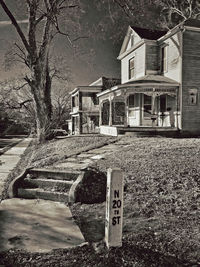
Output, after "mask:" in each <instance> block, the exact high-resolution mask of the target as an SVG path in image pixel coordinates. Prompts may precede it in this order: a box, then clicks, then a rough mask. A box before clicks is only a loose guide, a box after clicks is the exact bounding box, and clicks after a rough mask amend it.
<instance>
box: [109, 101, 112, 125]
mask: <svg viewBox="0 0 200 267" xmlns="http://www.w3.org/2000/svg"><path fill="white" fill-rule="evenodd" d="M109 103H110V106H109V126H112V100H111V99H109Z"/></svg>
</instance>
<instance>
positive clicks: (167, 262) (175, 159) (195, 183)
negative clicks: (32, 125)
mask: <svg viewBox="0 0 200 267" xmlns="http://www.w3.org/2000/svg"><path fill="white" fill-rule="evenodd" d="M94 138H95V139H94ZM114 140H116V139H115V138H110V137H98V136H95V137H92V136H91V137H89V136H88V137H86V138H85V137H83V138H82V137H72V138H68V139H65V140H59V141H51V142H49V143H47V145H44V146H39V147H35V151H34V153H33V154H32V162H31V166H37V167H38V166H39V167H40V166H47V165H51V164H52V163H54V162H56V161H59V160H62V159H64V158H65V157H67V156H69V155H71V154H72V153H75V152H77V151H79V150H80V149H81V150H82V151H85V150H88V149H89V148H90V147H91V148H92V146H94V145H95V146H100V145H102V144H103V143H109V142H113V141H114ZM119 142H120V143H124V144H125V145H129V146H126V147H124V148H123V149H121V151H120V153H119V152H116V153H112V154H110V155H108V156H106V158H104V159H101V160H99V161H98V162H96V163H95V165H94V167H96V168H98V169H100V170H101V171H104V172H106V171H107V169H108V168H115V167H118V168H121V169H122V170H123V171H124V175H125V193H124V227H123V247H122V248H117V249H111V250H110V251H106V250H105V248H104V245H103V242H102V241H101V240H102V239H103V237H104V218H105V203H102V204H92V205H86V204H82V205H81V204H80V203H77V204H74V205H72V206H71V210H72V213H73V215H74V217H75V219H76V221H77V223H78V224H79V226H80V228H81V230H82V231H83V234H84V236H85V238H86V241H88V242H89V245H85V246H84V247H78V248H75V249H72V250H57V251H53V252H51V253H48V254H39V253H35V254H31V253H24V252H16V251H10V252H9V253H4V254H0V258H2V259H4V261H2V263H1V260H0V264H8V265H6V266H67V267H68V266H69V267H73V266H74V267H75V266H81V267H89V266H100V267H104V266H108V267H111V266H113V267H121V266H130V267H135V266H136V267H144V266H158V267H161V266H166V267H168V266H172V267H174V266H180V267H181V266H193V267H197V266H200V231H199V223H200V214H199V210H200V164H199V162H200V139H192V138H191V139H171V138H159V137H157V138H134V137H123V138H121V139H119ZM29 153H31V152H29ZM26 156H27V155H26ZM9 264H10V265H9ZM12 264H14V265H12Z"/></svg>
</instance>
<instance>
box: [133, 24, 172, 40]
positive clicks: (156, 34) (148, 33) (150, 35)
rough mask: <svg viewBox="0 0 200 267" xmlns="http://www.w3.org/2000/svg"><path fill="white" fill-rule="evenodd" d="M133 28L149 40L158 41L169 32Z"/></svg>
mask: <svg viewBox="0 0 200 267" xmlns="http://www.w3.org/2000/svg"><path fill="white" fill-rule="evenodd" d="M131 28H132V29H133V30H134V31H135V32H136V33H137V34H138V35H139V36H140V37H141V38H142V39H148V40H157V39H159V38H160V37H162V36H163V35H165V34H166V33H167V31H158V30H150V29H144V28H139V27H134V26H131Z"/></svg>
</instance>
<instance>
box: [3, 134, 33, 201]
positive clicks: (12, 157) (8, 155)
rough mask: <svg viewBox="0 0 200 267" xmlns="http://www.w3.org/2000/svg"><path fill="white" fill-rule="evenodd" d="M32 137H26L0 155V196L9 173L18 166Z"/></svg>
mask: <svg viewBox="0 0 200 267" xmlns="http://www.w3.org/2000/svg"><path fill="white" fill-rule="evenodd" d="M31 140H32V138H25V139H23V140H22V141H21V142H19V143H18V144H17V145H16V146H14V147H12V148H10V149H9V150H7V151H6V152H5V153H4V154H2V155H0V198H1V195H2V192H3V188H4V182H5V181H6V179H7V177H8V175H9V173H10V172H11V171H12V170H13V169H14V168H15V167H16V165H17V163H18V162H19V160H20V158H21V156H22V155H23V153H24V151H25V150H26V148H27V146H28V145H29V144H30V141H31Z"/></svg>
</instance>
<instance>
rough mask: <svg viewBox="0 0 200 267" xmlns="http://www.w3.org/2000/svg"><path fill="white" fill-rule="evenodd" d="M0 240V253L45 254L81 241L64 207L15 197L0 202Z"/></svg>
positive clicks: (77, 229) (81, 236)
mask: <svg viewBox="0 0 200 267" xmlns="http://www.w3.org/2000/svg"><path fill="white" fill-rule="evenodd" d="M0 240H1V242H0V251H5V250H8V249H24V250H26V251H29V252H49V251H51V250H52V249H58V248H68V247H73V246H77V245H80V244H82V243H84V242H85V240H84V237H83V235H82V233H81V232H80V230H79V228H78V226H77V225H76V224H75V223H74V221H73V218H72V214H71V212H70V210H69V208H68V207H67V206H66V205H65V204H63V203H59V202H52V201H47V200H35V199H34V200H27V199H18V198H13V199H8V200H4V201H2V202H1V205H0Z"/></svg>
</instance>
